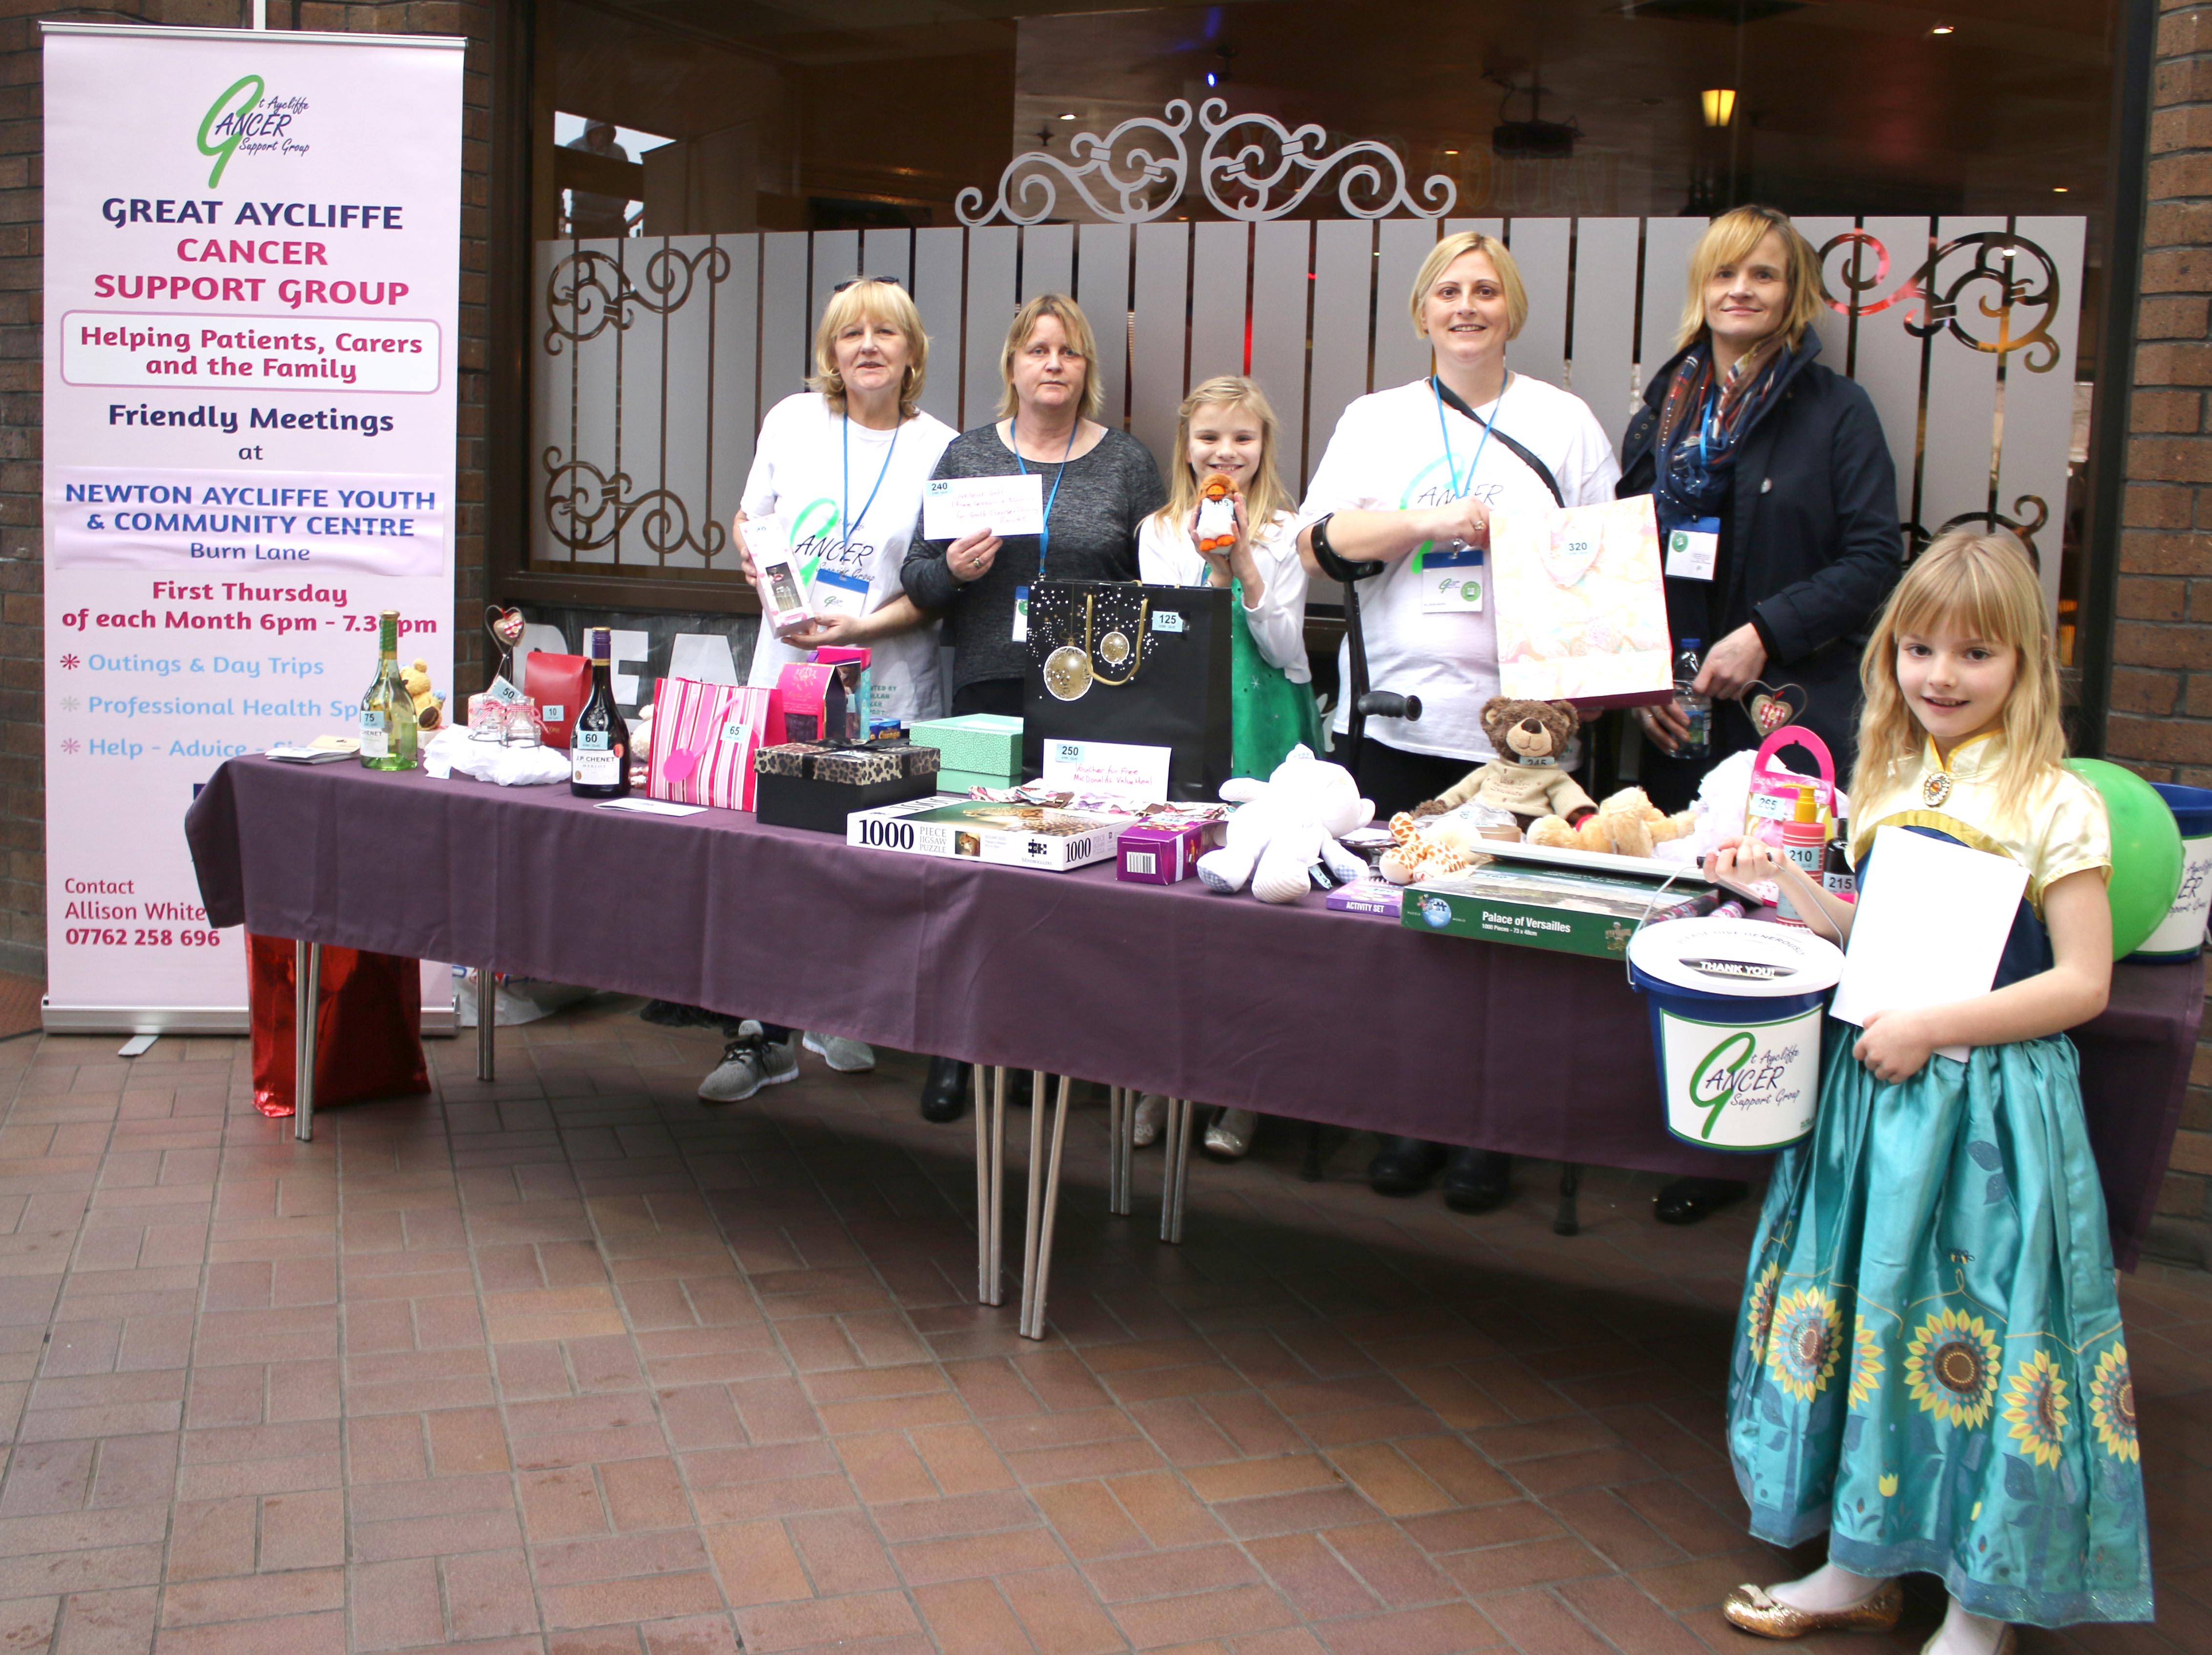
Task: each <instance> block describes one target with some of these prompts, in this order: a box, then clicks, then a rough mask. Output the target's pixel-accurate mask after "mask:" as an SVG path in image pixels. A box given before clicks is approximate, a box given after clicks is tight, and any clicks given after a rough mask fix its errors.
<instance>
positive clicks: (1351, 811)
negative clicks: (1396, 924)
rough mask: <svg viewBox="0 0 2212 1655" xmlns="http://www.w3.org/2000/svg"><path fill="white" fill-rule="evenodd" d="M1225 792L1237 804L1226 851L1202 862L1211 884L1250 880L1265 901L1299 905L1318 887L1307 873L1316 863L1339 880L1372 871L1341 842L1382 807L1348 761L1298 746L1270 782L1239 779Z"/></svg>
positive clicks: (1235, 887)
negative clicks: (1363, 793) (1365, 794)
mask: <svg viewBox="0 0 2212 1655" xmlns="http://www.w3.org/2000/svg"><path fill="white" fill-rule="evenodd" d="M1221 797H1223V798H1224V799H1225V800H1227V801H1228V802H1229V803H1231V804H1234V805H1235V806H1237V809H1236V811H1235V812H1234V813H1233V814H1232V815H1231V816H1230V818H1229V828H1228V834H1227V837H1226V839H1225V842H1224V843H1223V845H1222V846H1221V848H1220V849H1219V850H1218V851H1208V852H1206V854H1205V855H1204V856H1202V857H1200V858H1199V859H1198V876H1199V877H1200V879H1202V880H1204V881H1205V882H1206V887H1207V888H1208V889H1210V890H1216V891H1224V892H1231V891H1241V890H1243V888H1244V887H1245V884H1246V882H1249V883H1250V884H1251V887H1252V894H1253V895H1255V896H1256V897H1258V898H1259V899H1260V900H1261V901H1262V902H1294V901H1296V900H1297V899H1298V897H1299V896H1300V895H1301V894H1304V892H1306V891H1307V890H1309V889H1310V888H1312V887H1311V883H1310V881H1309V880H1308V878H1307V876H1306V870H1308V869H1309V868H1310V867H1312V866H1313V865H1314V864H1315V863H1316V862H1318V863H1320V864H1322V866H1324V867H1326V868H1327V869H1328V871H1329V872H1330V873H1331V874H1332V875H1334V876H1335V877H1336V878H1338V879H1340V880H1353V879H1358V878H1361V877H1363V876H1364V875H1365V874H1366V872H1367V864H1365V863H1364V862H1362V861H1361V860H1360V859H1359V858H1358V856H1356V855H1354V854H1353V853H1352V852H1350V851H1347V850H1346V849H1345V848H1344V846H1341V845H1339V844H1338V843H1337V842H1336V841H1337V840H1338V838H1339V837H1340V835H1342V834H1348V833H1351V832H1352V830H1353V829H1354V828H1358V827H1365V826H1366V825H1367V824H1368V823H1369V822H1370V821H1373V820H1374V819H1375V806H1374V804H1373V803H1372V802H1371V801H1370V800H1367V799H1364V798H1362V797H1359V784H1358V782H1356V781H1354V780H1352V772H1350V771H1349V770H1346V768H1345V767H1343V766H1342V765H1340V764H1328V763H1326V762H1324V761H1322V760H1320V759H1317V758H1316V757H1314V755H1313V754H1312V752H1311V751H1310V750H1309V749H1306V748H1305V747H1304V746H1298V747H1294V748H1292V749H1291V752H1290V756H1289V757H1287V758H1285V760H1284V761H1282V763H1281V764H1279V765H1278V766H1276V767H1275V773H1274V774H1273V775H1272V776H1270V777H1268V778H1267V780H1266V781H1264V782H1261V781H1256V780H1254V779H1251V778H1250V777H1239V778H1237V779H1236V780H1233V781H1229V782H1225V783H1223V784H1222V788H1221Z"/></svg>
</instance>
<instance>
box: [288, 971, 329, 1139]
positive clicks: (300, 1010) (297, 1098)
mask: <svg viewBox="0 0 2212 1655" xmlns="http://www.w3.org/2000/svg"><path fill="white" fill-rule="evenodd" d="M292 975H293V979H294V980H295V983H296V984H297V985H298V986H297V987H296V988H295V991H294V997H293V1001H292V1136H293V1137H295V1139H297V1140H298V1141H299V1142H300V1143H312V1142H313V1139H314V1136H315V1014H316V1012H317V1011H319V1009H321V1006H322V1002H323V945H322V944H321V943H306V942H303V943H300V944H299V945H298V952H297V953H296V954H295V955H294V956H293V961H292Z"/></svg>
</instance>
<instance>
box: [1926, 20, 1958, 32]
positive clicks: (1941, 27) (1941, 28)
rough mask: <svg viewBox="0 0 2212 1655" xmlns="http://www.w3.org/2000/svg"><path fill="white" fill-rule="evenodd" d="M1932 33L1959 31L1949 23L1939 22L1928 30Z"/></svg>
mask: <svg viewBox="0 0 2212 1655" xmlns="http://www.w3.org/2000/svg"><path fill="white" fill-rule="evenodd" d="M1928 32H1929V33H1930V34H1955V33H1958V31H1957V30H1956V29H1955V28H1954V27H1952V26H1951V25H1950V24H1948V23H1938V24H1936V27H1934V28H1931V29H1929V31H1928Z"/></svg>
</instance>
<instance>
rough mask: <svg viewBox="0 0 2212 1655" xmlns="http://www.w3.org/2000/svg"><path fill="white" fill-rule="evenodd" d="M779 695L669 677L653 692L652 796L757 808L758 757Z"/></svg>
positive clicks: (649, 786) (680, 801)
mask: <svg viewBox="0 0 2212 1655" xmlns="http://www.w3.org/2000/svg"><path fill="white" fill-rule="evenodd" d="M773 693H774V692H772V691H770V690H766V689H748V688H739V687H738V686H737V685H735V684H702V683H701V682H698V681H697V680H696V679H694V678H663V679H662V680H661V681H660V683H659V688H657V689H656V690H655V691H654V692H653V776H652V779H651V780H650V781H649V782H648V783H647V785H646V790H645V791H646V797H648V798H656V799H666V800H667V801H668V802H669V803H671V804H711V805H713V806H714V807H715V808H716V809H722V810H750V809H752V808H753V754H754V753H755V752H756V751H757V749H759V747H760V744H761V736H762V734H763V731H766V729H767V727H768V698H769V695H770V694H773Z"/></svg>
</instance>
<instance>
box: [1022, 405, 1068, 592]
mask: <svg viewBox="0 0 2212 1655" xmlns="http://www.w3.org/2000/svg"><path fill="white" fill-rule="evenodd" d="M1082 424H1083V421H1081V420H1078V421H1076V422H1075V423H1074V424H1073V425H1072V426H1070V427H1068V428H1067V446H1066V448H1063V449H1062V450H1060V475H1059V476H1056V477H1054V479H1053V480H1052V493H1050V494H1047V495H1046V496H1045V500H1044V525H1043V527H1042V529H1040V530H1038V531H1037V579H1040V580H1042V579H1044V562H1045V560H1046V559H1047V558H1048V557H1050V556H1051V555H1052V503H1053V502H1054V500H1058V499H1059V498H1060V484H1061V482H1064V481H1065V480H1066V476H1067V457H1068V456H1069V455H1070V454H1073V452H1075V433H1076V432H1077V431H1078V430H1079V428H1080V427H1081V426H1082ZM1006 446H1007V447H1009V448H1011V449H1012V450H1013V451H1014V464H1016V465H1018V466H1020V467H1021V468H1022V475H1023V476H1029V474H1030V468H1029V466H1028V465H1027V464H1024V461H1023V459H1022V441H1021V437H1020V435H1019V434H1018V433H1017V432H1016V431H1015V430H1014V422H1013V421H1012V420H1009V421H1006Z"/></svg>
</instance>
